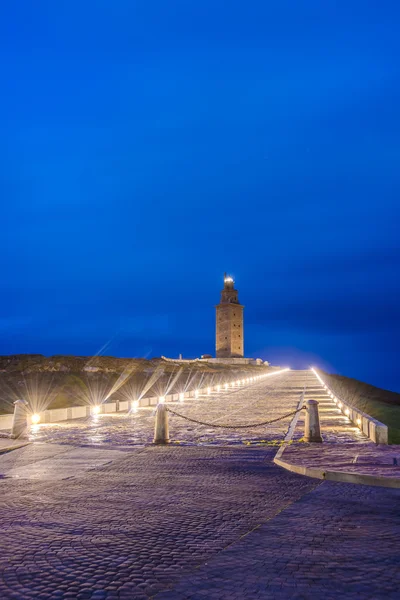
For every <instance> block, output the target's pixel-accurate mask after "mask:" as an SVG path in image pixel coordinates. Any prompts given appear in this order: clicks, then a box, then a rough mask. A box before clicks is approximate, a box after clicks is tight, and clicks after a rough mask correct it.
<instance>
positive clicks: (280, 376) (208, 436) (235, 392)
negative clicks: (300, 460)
mask: <svg viewBox="0 0 400 600" xmlns="http://www.w3.org/2000/svg"><path fill="white" fill-rule="evenodd" d="M309 377H310V374H309V372H307V371H305V372H304V371H290V370H289V369H285V370H281V371H279V372H277V371H276V372H273V373H267V374H263V375H261V376H257V377H250V378H248V379H241V380H235V381H234V382H231V383H230V384H228V387H225V386H221V387H219V386H215V387H214V388H209V389H208V388H206V389H204V390H201V392H199V393H198V394H196V395H195V396H194V397H193V396H192V397H189V398H187V397H186V398H180V399H179V400H178V401H176V402H168V405H169V406H171V408H173V410H175V411H176V412H179V413H181V414H184V415H186V416H188V417H190V418H192V419H196V420H198V421H203V422H207V423H215V424H219V425H222V424H226V425H248V424H252V423H261V422H263V421H266V420H271V419H275V418H278V417H282V416H283V415H285V414H287V413H289V412H291V411H293V410H295V409H296V408H297V405H298V402H299V399H300V396H301V392H302V390H303V389H304V385H305V382H306V380H308V379H309ZM154 411H155V407H154V406H153V407H140V408H137V407H135V408H133V410H131V411H129V412H124V413H113V414H94V415H91V416H90V417H88V418H85V419H75V420H73V421H66V422H60V423H52V424H45V423H43V424H39V425H36V426H35V427H34V428H33V430H32V433H31V441H36V442H40V441H41V442H44V441H49V442H50V441H51V442H57V443H67V444H76V445H82V444H89V445H107V446H131V445H132V444H136V445H144V444H148V443H151V442H152V440H153V435H154V420H155V415H154ZM290 421H291V417H288V418H286V419H284V420H282V421H278V422H277V423H274V424H271V425H268V426H261V427H253V428H249V429H246V430H231V429H223V428H218V429H217V428H213V427H206V426H203V425H200V424H195V423H190V422H188V421H186V420H184V419H182V418H180V417H176V416H174V415H170V417H169V428H170V438H171V441H172V443H185V444H226V443H236V444H239V443H240V444H249V443H265V442H274V441H279V440H281V439H282V438H283V437H284V435H285V434H286V432H287V429H288V427H289V424H290Z"/></svg>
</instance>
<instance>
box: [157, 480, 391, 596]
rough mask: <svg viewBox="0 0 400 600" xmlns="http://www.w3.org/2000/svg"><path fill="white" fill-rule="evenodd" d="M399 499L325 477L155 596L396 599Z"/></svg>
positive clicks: (381, 491)
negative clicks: (248, 532)
mask: <svg viewBox="0 0 400 600" xmlns="http://www.w3.org/2000/svg"><path fill="white" fill-rule="evenodd" d="M399 506H400V493H399V490H387V489H383V488H371V487H367V486H354V485H351V484H344V483H328V482H325V483H322V484H321V485H320V486H318V487H317V488H316V489H315V490H314V491H313V492H312V493H309V494H306V495H304V496H303V497H302V498H301V499H300V500H299V501H297V502H295V503H293V504H291V505H290V506H289V507H288V508H286V510H283V511H282V512H280V513H279V514H278V515H276V516H275V518H273V519H270V520H269V521H267V522H266V523H264V524H263V525H261V526H260V527H259V528H258V529H256V530H255V531H253V532H251V534H250V535H248V536H246V537H244V538H243V539H242V540H239V541H238V542H237V543H236V544H233V545H232V546H230V547H229V548H226V549H225V550H224V551H222V552H220V553H219V554H218V555H217V556H215V557H214V558H213V559H211V560H210V561H208V562H207V564H206V565H203V566H201V567H200V568H199V569H197V570H196V571H195V572H193V573H191V574H190V576H187V577H183V578H182V580H181V581H180V582H179V584H177V585H176V586H173V587H172V588H171V589H170V590H169V591H164V592H161V593H160V594H158V595H157V600H183V599H185V600H188V599H191V600H200V599H205V598H206V599H215V600H220V599H226V600H228V599H229V600H243V599H244V598H246V599H247V598H262V599H289V598H290V599H297V600H300V599H311V598H312V599H318V600H319V599H322V598H323V599H324V600H330V599H332V600H336V599H337V598H341V599H343V598H349V599H350V598H351V599H354V598H357V599H365V600H367V599H370V600H380V599H385V598H386V599H393V600H398V598H399V589H400V567H399V565H400V561H399V559H400V542H399V540H400V510H399Z"/></svg>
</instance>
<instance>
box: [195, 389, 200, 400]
mask: <svg viewBox="0 0 400 600" xmlns="http://www.w3.org/2000/svg"><path fill="white" fill-rule="evenodd" d="M194 397H195V398H198V397H199V390H195V391H194Z"/></svg>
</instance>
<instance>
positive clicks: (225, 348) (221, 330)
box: [215, 273, 244, 358]
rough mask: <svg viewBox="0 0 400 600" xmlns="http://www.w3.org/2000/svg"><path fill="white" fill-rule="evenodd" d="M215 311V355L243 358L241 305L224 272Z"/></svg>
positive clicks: (218, 356) (228, 277)
mask: <svg viewBox="0 0 400 600" xmlns="http://www.w3.org/2000/svg"><path fill="white" fill-rule="evenodd" d="M215 308H216V311H217V315H216V317H217V325H216V336H215V337H216V340H215V341H216V357H217V358H243V355H244V332H243V308H244V307H243V306H242V305H241V304H239V300H238V292H237V290H235V285H234V281H233V279H232V277H230V276H229V275H227V274H226V273H225V275H224V289H223V290H222V292H221V300H220V303H219V304H217V306H216V307H215Z"/></svg>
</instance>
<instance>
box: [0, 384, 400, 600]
mask: <svg viewBox="0 0 400 600" xmlns="http://www.w3.org/2000/svg"><path fill="white" fill-rule="evenodd" d="M308 377H309V374H308V373H303V372H293V373H288V374H284V375H282V376H281V380H280V385H277V384H278V381H277V379H275V381H274V382H272V380H271V381H269V382H267V381H266V382H265V383H264V382H263V383H262V384H256V385H255V386H252V388H251V389H250V388H248V389H247V390H235V392H236V394H229V395H226V396H224V395H223V394H221V395H218V396H215V397H205V398H202V399H199V401H198V402H193V403H187V404H186V403H185V405H184V406H183V407H182V411H183V408H184V409H185V410H186V411H187V414H189V415H191V416H194V415H196V414H199V415H202V417H204V416H205V415H206V417H207V420H213V421H214V420H216V419H220V421H221V422H225V419H227V418H229V419H231V422H237V423H243V422H244V421H246V419H247V422H249V423H251V422H254V421H258V418H260V421H261V420H263V419H265V416H266V415H267V416H271V418H272V417H273V416H278V415H282V414H285V413H286V412H288V410H292V409H293V408H295V407H296V405H297V402H298V400H299V395H300V392H301V390H302V389H303V386H304V382H305V380H306V379H307V378H308ZM315 391H316V390H314V389H311V390H310V393H314V392H315ZM255 416H256V418H255ZM125 417H126V415H125ZM117 418H118V419H119V421H115V420H113V418H112V417H110V418H109V417H106V418H105V420H101V419H99V421H98V422H97V423H98V425H99V426H96V423H95V422H94V421H87V422H83V423H82V425H81V426H79V427H76V424H75V423H71V429H73V433H71V430H69V429H68V427H66V428H57V427H54V426H50V427H47V426H46V427H43V428H42V430H43V431H45V433H46V439H47V442H43V438H44V437H45V436H43V437H42V441H41V443H32V444H30V445H29V446H26V447H24V448H21V449H19V450H15V451H13V452H11V453H8V454H5V455H2V456H0V479H2V480H1V481H0V486H1V488H0V489H1V494H0V528H1V531H2V535H1V536H0V597H1V598H2V599H3V598H4V599H5V600H7V599H9V598H10V599H11V598H14V599H15V600H25V599H31V598H32V599H35V600H36V599H40V600H49V599H56V598H58V599H60V600H61V599H64V598H65V599H67V598H69V599H71V600H72V599H74V600H75V599H76V600H86V599H88V600H89V599H97V600H101V599H107V600H117V599H118V600H123V599H126V600H128V599H129V600H132V599H134V600H136V599H138V600H141V599H147V598H157V599H162V600H166V599H168V598H169V599H170V600H172V599H176V600H181V599H183V598H191V599H196V600H197V599H200V598H218V599H226V600H228V599H229V600H230V599H231V598H238V599H239V598H240V599H244V598H253V597H254V598H282V599H286V598H298V599H300V598H306V599H308V598H310V600H311V598H313V599H314V598H316V597H317V598H318V597H324V598H337V597H338V594H339V595H340V597H341V598H354V597H357V598H362V599H363V598H365V599H366V598H371V599H372V598H373V599H377V600H378V599H380V598H382V599H383V598H395V597H396V594H397V590H398V587H399V585H400V575H399V568H398V554H399V541H398V540H399V539H400V516H399V515H400V511H399V510H398V507H399V505H400V491H399V490H386V489H379V488H371V487H365V486H353V485H346V484H336V483H328V482H324V483H320V481H318V480H314V479H310V478H306V477H302V476H299V475H295V474H292V473H290V472H288V471H285V470H283V469H281V468H279V467H277V466H276V465H274V464H273V458H274V455H275V452H276V448H275V447H274V446H273V445H268V444H269V443H272V442H274V441H276V440H278V441H279V440H282V439H283V437H284V435H285V434H286V432H287V429H288V426H289V423H290V418H289V419H286V420H284V421H280V422H278V423H276V424H274V426H273V427H271V428H265V427H263V428H261V429H260V430H259V429H258V428H255V429H251V430H249V431H248V432H247V433H246V440H245V441H246V444H243V443H242V441H243V439H241V437H240V436H241V435H242V433H241V434H240V435H239V433H237V432H229V433H226V434H224V435H223V436H222V437H221V439H218V436H217V435H216V434H215V430H210V431H207V430H205V429H204V428H202V427H201V426H193V428H192V429H190V430H188V428H187V429H186V428H185V425H183V423H184V422H182V420H180V419H178V418H176V419H174V420H171V434H172V436H173V437H174V438H175V439H179V438H182V439H181V441H182V444H177V445H172V446H169V447H155V446H145V445H144V444H145V442H146V441H147V440H148V439H149V438H151V436H152V426H153V422H154V418H153V417H152V416H151V414H150V413H143V416H142V415H140V414H138V415H135V416H134V417H132V419H136V421H135V422H134V423H135V427H134V428H132V426H131V425H132V420H130V419H131V418H130V417H128V418H126V419H125V422H124V421H123V417H122V416H120V417H117ZM222 419H223V420H224V421H222ZM116 423H117V425H116ZM124 423H125V425H124ZM99 431H100V432H103V433H100V434H99ZM39 432H40V429H39ZM39 437H40V436H39ZM263 440H265V441H263ZM194 441H196V443H197V445H193V442H194ZM249 443H250V445H247V444H249ZM85 456H86V457H87V460H85V458H84V457H85ZM40 463H41V465H40ZM33 474H35V475H33Z"/></svg>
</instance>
